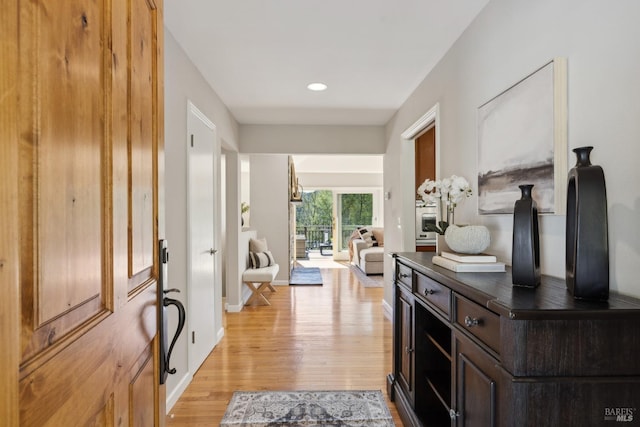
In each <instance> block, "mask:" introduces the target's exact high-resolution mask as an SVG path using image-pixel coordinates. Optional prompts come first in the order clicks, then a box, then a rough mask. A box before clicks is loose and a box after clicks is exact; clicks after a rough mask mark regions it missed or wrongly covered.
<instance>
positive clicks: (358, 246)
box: [351, 227, 384, 275]
mask: <svg viewBox="0 0 640 427" xmlns="http://www.w3.org/2000/svg"><path fill="white" fill-rule="evenodd" d="M366 230H367V232H368V233H369V232H370V233H371V234H372V237H373V241H372V240H371V239H366V240H365V238H366V236H367V235H366V234H363V235H361V233H358V232H357V231H356V232H354V234H353V236H352V238H351V263H352V264H353V265H355V266H357V267H358V268H360V270H362V271H363V272H364V273H365V274H367V275H369V274H383V273H384V232H383V230H384V229H383V228H377V227H373V228H371V227H368V228H366ZM374 245H375V246H374Z"/></svg>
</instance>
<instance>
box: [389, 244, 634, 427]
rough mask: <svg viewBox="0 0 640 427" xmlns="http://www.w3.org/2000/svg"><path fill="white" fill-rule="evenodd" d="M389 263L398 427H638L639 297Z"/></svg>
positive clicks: (399, 260) (547, 280) (424, 263)
mask: <svg viewBox="0 0 640 427" xmlns="http://www.w3.org/2000/svg"><path fill="white" fill-rule="evenodd" d="M432 256H433V253H425V252H410V253H399V254H394V260H395V273H394V282H395V284H394V289H395V297H394V299H395V301H394V344H393V345H394V355H393V356H394V360H393V372H392V373H391V374H390V375H389V376H388V391H389V395H390V396H391V398H392V399H393V400H394V401H395V404H396V406H397V408H398V412H399V413H400V416H401V418H402V420H403V422H404V423H405V425H406V426H481V427H487V426H504V427H512V426H600V425H603V426H607V425H620V424H619V423H620V422H622V423H623V424H622V425H640V412H638V410H639V409H640V300H638V299H635V298H631V297H625V296H621V295H617V294H615V293H613V292H612V293H611V296H610V298H609V301H607V302H584V301H577V300H575V299H574V298H573V297H572V296H571V295H569V294H568V292H567V290H566V287H565V283H564V281H563V280H562V279H557V278H553V277H549V276H543V278H542V284H541V285H540V286H539V287H538V288H536V289H528V288H521V287H514V286H513V285H512V284H511V273H510V270H508V271H507V272H506V273H454V272H452V271H449V270H446V269H444V268H441V267H438V266H435V265H433V264H432V263H431V257H432Z"/></svg>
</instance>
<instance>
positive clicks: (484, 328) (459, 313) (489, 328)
mask: <svg viewBox="0 0 640 427" xmlns="http://www.w3.org/2000/svg"><path fill="white" fill-rule="evenodd" d="M455 304H456V323H457V324H458V325H460V326H462V328H463V329H465V330H467V331H468V332H470V333H471V334H473V335H474V336H475V337H477V338H479V339H480V340H481V341H482V342H484V343H485V344H487V345H488V346H489V347H490V348H491V349H493V350H494V351H495V352H496V353H499V352H500V316H498V315H497V314H495V313H492V312H491V311H489V310H487V309H486V308H484V307H482V306H480V305H478V304H476V303H474V302H471V301H469V300H466V299H464V298H461V297H460V296H458V295H456V296H455Z"/></svg>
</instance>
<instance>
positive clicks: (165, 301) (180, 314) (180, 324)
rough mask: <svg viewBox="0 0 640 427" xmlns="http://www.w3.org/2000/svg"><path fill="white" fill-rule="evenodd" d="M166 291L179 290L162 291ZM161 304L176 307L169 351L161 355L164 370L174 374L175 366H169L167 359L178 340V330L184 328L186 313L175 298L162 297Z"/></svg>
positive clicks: (176, 290) (169, 357) (173, 290)
mask: <svg viewBox="0 0 640 427" xmlns="http://www.w3.org/2000/svg"><path fill="white" fill-rule="evenodd" d="M167 292H180V291H179V290H178V289H168V290H166V291H164V293H167ZM162 305H163V306H165V307H168V306H170V305H174V306H175V307H176V308H177V309H178V327H177V328H176V332H175V334H174V336H173V338H172V339H171V345H169V351H168V352H167V353H166V354H164V355H163V357H164V361H165V362H164V368H165V371H166V372H167V373H169V374H175V373H176V368H173V369H171V368H169V361H170V360H171V352H172V351H173V346H174V345H175V344H176V341H178V337H179V336H180V332H182V329H183V328H184V323H185V318H186V313H185V310H184V305H182V303H181V302H180V301H178V300H177V299H173V298H169V297H164V299H163V301H162Z"/></svg>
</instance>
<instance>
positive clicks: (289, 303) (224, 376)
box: [167, 269, 402, 426]
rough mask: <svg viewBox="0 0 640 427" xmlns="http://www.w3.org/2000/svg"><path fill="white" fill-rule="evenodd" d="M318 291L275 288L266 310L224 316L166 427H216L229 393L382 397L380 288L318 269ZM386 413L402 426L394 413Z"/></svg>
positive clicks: (384, 345) (387, 349)
mask: <svg viewBox="0 0 640 427" xmlns="http://www.w3.org/2000/svg"><path fill="white" fill-rule="evenodd" d="M321 271H322V276H323V281H324V285H323V286H276V289H277V292H275V293H273V294H272V295H270V296H268V298H269V300H270V301H271V304H272V305H271V306H260V307H245V309H244V310H243V311H242V312H240V313H227V315H226V319H225V336H224V338H223V339H222V341H221V342H220V343H219V344H218V345H217V347H216V348H215V349H214V350H213V352H211V355H210V356H209V357H208V359H207V360H206V361H205V362H204V364H203V365H202V367H201V368H200V370H199V371H198V372H197V373H196V375H195V376H194V378H193V381H192V383H191V384H190V385H189V387H188V388H187V390H186V391H185V393H184V394H183V395H182V396H181V397H180V400H178V402H177V403H176V405H175V406H174V407H173V408H172V410H171V411H170V413H169V415H168V416H167V426H217V425H218V424H219V422H220V420H221V419H222V417H223V415H224V412H225V410H226V407H227V404H228V403H229V400H230V399H231V395H232V394H233V392H234V391H235V390H364V389H367V390H368V389H375V390H382V392H383V393H384V394H385V396H386V376H387V374H388V373H389V372H391V341H392V335H391V334H392V332H391V329H392V325H391V322H390V321H389V320H387V319H386V318H385V317H384V315H383V312H382V297H383V289H382V288H363V287H362V286H360V284H359V283H358V281H357V278H356V277H355V276H354V275H353V273H351V271H350V270H349V269H322V270H321ZM387 402H388V404H389V409H390V410H391V413H392V415H393V417H394V420H395V423H396V425H397V426H402V422H401V421H400V418H399V417H398V413H397V411H396V408H395V406H394V404H393V403H392V402H389V401H388V399H387Z"/></svg>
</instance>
